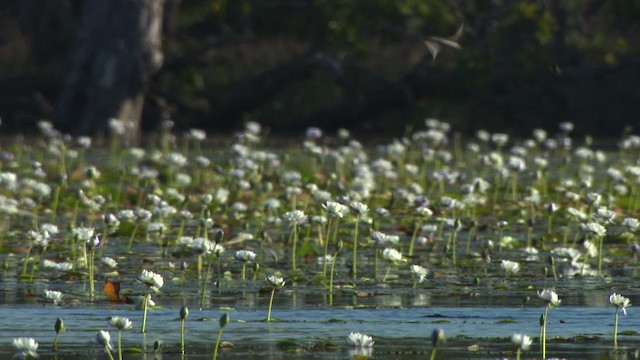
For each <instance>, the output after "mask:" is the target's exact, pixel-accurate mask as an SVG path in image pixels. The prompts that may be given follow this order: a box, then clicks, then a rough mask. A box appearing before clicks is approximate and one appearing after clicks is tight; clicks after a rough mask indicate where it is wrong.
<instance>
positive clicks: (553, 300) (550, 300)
mask: <svg viewBox="0 0 640 360" xmlns="http://www.w3.org/2000/svg"><path fill="white" fill-rule="evenodd" d="M538 297H539V298H540V299H542V300H544V301H545V302H546V303H547V305H548V306H552V307H556V306H558V305H560V303H561V302H562V300H560V299H559V298H558V294H557V293H556V292H555V291H553V290H549V289H544V290H542V291H538Z"/></svg>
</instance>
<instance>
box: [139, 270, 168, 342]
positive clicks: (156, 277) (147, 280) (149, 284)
mask: <svg viewBox="0 0 640 360" xmlns="http://www.w3.org/2000/svg"><path fill="white" fill-rule="evenodd" d="M138 281H140V282H141V283H142V284H143V285H144V297H143V300H142V311H143V315H142V330H141V331H142V332H143V333H144V332H146V331H147V311H148V310H149V304H150V302H151V292H152V291H154V292H159V291H160V288H161V287H162V286H163V285H164V279H163V278H162V275H160V274H157V273H155V272H153V271H149V270H146V269H144V270H142V273H140V275H138Z"/></svg>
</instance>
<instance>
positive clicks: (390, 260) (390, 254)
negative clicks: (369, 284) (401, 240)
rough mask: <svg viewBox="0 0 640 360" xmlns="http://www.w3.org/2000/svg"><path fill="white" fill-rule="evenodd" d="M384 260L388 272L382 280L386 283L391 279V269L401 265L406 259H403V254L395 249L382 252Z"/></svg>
mask: <svg viewBox="0 0 640 360" xmlns="http://www.w3.org/2000/svg"><path fill="white" fill-rule="evenodd" d="M382 258H383V259H384V261H385V262H386V263H387V272H386V273H385V275H384V278H383V279H382V282H386V281H387V278H388V277H389V273H390V272H391V268H393V267H394V266H398V265H400V264H401V263H402V262H403V261H404V259H403V258H402V254H401V253H400V251H398V250H396V249H393V248H386V249H384V250H383V251H382Z"/></svg>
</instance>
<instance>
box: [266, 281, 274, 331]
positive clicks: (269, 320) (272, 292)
mask: <svg viewBox="0 0 640 360" xmlns="http://www.w3.org/2000/svg"><path fill="white" fill-rule="evenodd" d="M275 293H276V288H275V286H274V287H272V288H271V298H270V299H269V313H268V314H267V322H271V306H272V305H273V295H274V294H275Z"/></svg>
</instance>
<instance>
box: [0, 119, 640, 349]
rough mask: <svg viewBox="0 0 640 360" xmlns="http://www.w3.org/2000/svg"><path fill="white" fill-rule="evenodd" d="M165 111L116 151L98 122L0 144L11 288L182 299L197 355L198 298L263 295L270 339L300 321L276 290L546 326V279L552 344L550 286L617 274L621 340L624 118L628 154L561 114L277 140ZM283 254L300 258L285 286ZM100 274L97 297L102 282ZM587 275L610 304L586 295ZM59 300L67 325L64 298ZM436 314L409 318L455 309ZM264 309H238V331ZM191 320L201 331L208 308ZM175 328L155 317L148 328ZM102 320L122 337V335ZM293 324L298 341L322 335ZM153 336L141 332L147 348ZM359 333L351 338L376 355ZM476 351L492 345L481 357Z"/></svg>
mask: <svg viewBox="0 0 640 360" xmlns="http://www.w3.org/2000/svg"><path fill="white" fill-rule="evenodd" d="M170 125H171V124H169V123H167V124H164V126H163V127H162V128H160V129H158V133H157V136H156V137H153V138H149V139H147V140H146V143H145V144H144V146H143V147H140V148H132V147H128V146H120V144H119V145H118V146H116V147H114V148H113V149H110V150H108V151H110V153H109V154H107V153H106V152H107V149H103V148H102V144H101V143H100V141H98V140H97V139H95V140H93V141H91V139H89V138H73V137H70V136H64V135H62V134H59V133H57V132H56V131H55V129H52V128H50V127H47V126H46V125H45V128H46V129H48V130H46V134H45V133H42V134H39V135H37V143H38V146H36V147H34V146H32V144H31V143H30V142H27V141H24V140H20V139H17V138H16V139H8V140H6V142H3V143H2V144H0V145H1V148H0V166H1V168H0V263H1V264H2V265H3V268H2V273H1V275H2V276H3V277H2V284H3V286H4V287H5V288H7V289H9V291H5V292H4V294H10V296H5V297H4V298H5V299H8V300H7V301H16V302H19V303H20V304H25V306H29V305H33V304H42V303H48V304H51V303H53V304H56V305H61V306H50V305H48V306H46V309H47V311H51V312H55V313H63V312H64V311H66V310H67V309H68V308H69V307H74V308H76V307H79V308H82V309H84V307H91V308H92V309H93V308H95V309H102V308H103V307H105V306H108V309H109V311H110V313H109V314H108V316H112V319H114V318H122V316H125V315H126V316H131V315H130V314H128V313H124V312H123V313H120V311H122V310H124V309H131V310H132V311H137V310H138V309H142V311H143V317H142V319H141V320H142V331H143V332H144V333H147V330H148V329H147V327H146V320H147V315H148V310H149V308H152V309H153V310H154V314H158V316H161V314H160V312H161V311H162V310H161V309H165V310H168V311H177V310H178V309H179V308H184V309H185V311H184V312H182V311H181V315H180V320H181V339H180V343H181V344H180V351H181V352H184V346H185V344H184V336H185V335H184V326H185V321H186V317H187V316H188V311H187V310H186V309H187V306H190V307H192V306H194V305H195V306H197V307H198V310H199V311H211V310H213V311H215V309H216V308H219V309H221V310H223V311H227V309H242V310H245V309H249V311H256V313H258V314H259V313H260V311H262V310H267V311H268V315H267V322H269V324H260V326H269V327H271V328H272V329H273V330H274V334H276V335H274V336H284V335H282V334H283V333H284V332H286V330H287V329H288V325H290V324H288V325H286V326H283V324H282V323H281V321H280V320H282V321H283V322H291V323H295V321H296V320H292V319H288V318H287V311H283V312H282V313H283V315H279V316H278V317H279V319H278V321H274V319H273V318H272V317H271V310H272V308H273V306H274V302H275V306H276V308H277V309H279V308H282V307H281V305H280V302H282V303H283V304H288V305H286V306H291V307H292V308H293V309H294V310H296V311H297V310H299V309H305V310H306V309H307V307H309V306H310V305H311V304H313V309H315V308H316V307H319V308H322V309H323V310H324V309H326V308H329V309H331V310H336V312H337V313H340V314H344V313H342V311H351V310H352V309H353V311H362V312H365V311H367V312H368V311H369V310H367V309H372V308H375V309H380V308H381V309H407V308H417V309H424V313H425V316H428V313H429V312H430V310H429V309H432V308H436V307H439V306H443V307H445V308H455V307H458V306H488V307H493V306H510V305H509V304H513V305H514V307H518V306H521V307H522V308H523V309H524V310H525V311H523V319H527V320H523V319H520V318H516V316H514V318H513V319H511V318H509V319H506V320H508V321H509V322H505V323H504V324H509V323H511V321H513V322H514V323H517V322H527V325H530V326H537V318H538V315H537V313H536V315H535V317H536V321H535V322H536V324H535V325H533V322H534V321H532V320H531V319H530V318H527V317H526V314H525V313H526V311H527V310H532V307H535V306H536V305H535V302H534V301H529V299H530V298H535V296H532V295H531V294H530V292H531V291H532V290H531V289H536V288H537V289H545V290H541V291H539V292H538V296H539V297H540V298H542V299H543V301H544V304H545V309H544V313H543V314H542V316H541V317H540V345H541V352H542V353H543V356H546V355H547V354H546V340H547V336H546V326H547V315H548V310H549V308H554V307H556V306H558V305H559V304H560V299H559V298H558V296H557V293H556V292H555V291H556V290H557V291H559V292H560V291H561V292H562V293H566V294H570V295H567V297H566V298H563V304H566V305H571V307H567V308H568V309H567V310H566V311H575V308H576V306H577V307H580V306H583V305H584V306H589V307H596V306H604V305H608V304H606V301H604V299H605V298H606V297H607V296H609V295H610V294H611V292H613V291H614V289H615V291H616V293H615V294H614V295H616V296H614V295H611V296H610V297H609V302H610V303H611V304H613V305H614V306H615V307H616V321H615V325H614V335H613V340H614V346H615V347H616V348H617V339H618V337H617V335H618V331H617V323H618V314H619V312H620V310H622V312H623V314H626V308H627V307H628V306H629V305H630V304H629V302H626V303H625V301H624V299H626V298H625V297H622V296H620V295H617V292H625V293H627V294H628V295H629V296H630V298H632V299H633V298H634V296H636V295H637V293H634V292H637V291H636V290H635V288H634V287H633V285H632V284H633V281H634V280H635V279H636V278H637V276H638V270H639V268H638V264H637V262H636V259H637V257H638V256H639V255H640V248H639V247H638V245H636V244H634V242H636V239H635V237H636V235H637V232H638V231H639V230H640V221H639V220H638V211H640V186H639V185H638V177H640V166H638V165H637V159H636V157H637V156H636V155H637V153H638V151H639V150H640V140H639V139H640V137H637V138H636V137H633V135H630V134H628V133H626V134H625V135H624V136H623V138H622V139H621V140H620V144H619V150H620V151H619V153H615V152H613V151H610V150H609V148H606V151H602V150H601V149H605V147H603V146H600V145H599V142H600V140H599V139H595V140H594V141H592V140H586V139H585V140H584V141H581V140H580V139H577V138H575V139H574V138H571V137H570V136H571V135H572V133H571V132H570V131H568V132H567V131H563V130H561V131H560V132H559V133H558V134H555V135H553V134H552V133H551V132H549V133H547V131H543V130H542V129H536V131H534V132H533V133H532V134H531V136H529V137H528V138H522V139H519V138H516V137H514V136H510V135H507V134H503V133H495V134H492V133H489V132H486V131H479V132H478V134H477V137H476V138H473V139H465V138H464V137H463V136H457V135H456V134H455V133H453V132H452V128H451V126H450V125H449V124H447V123H445V122H442V121H436V120H435V119H429V121H425V126H426V128H423V129H416V130H415V131H407V133H406V134H405V136H404V137H402V138H397V139H377V140H376V141H377V143H373V142H371V143H360V142H359V141H357V140H356V139H355V138H354V136H353V135H352V134H346V135H345V134H344V131H343V132H342V135H330V134H327V133H323V132H322V131H319V129H309V131H308V133H307V134H306V135H307V136H305V137H304V139H303V140H302V142H301V143H300V142H296V139H295V138H289V139H287V142H280V141H273V140H274V138H270V137H269V136H268V133H267V132H266V131H263V129H262V127H260V126H259V125H258V124H256V123H251V122H249V123H247V124H246V125H245V127H244V128H243V129H241V131H240V132H238V133H237V134H236V135H234V136H230V137H226V138H224V140H220V139H215V138H211V137H207V136H203V135H205V134H203V133H202V132H201V131H198V129H192V130H189V131H185V132H184V133H183V134H178V135H177V136H176V134H174V133H173V131H174V129H175V126H170ZM633 139H635V140H633ZM3 140H4V139H3ZM116 140H117V139H116ZM464 140H467V142H466V144H465V143H464ZM274 143H276V145H273V144H274ZM27 150H28V151H27ZM458 239H466V244H465V245H466V246H465V249H458V244H457V243H458ZM345 250H346V252H345ZM96 256H98V261H96ZM380 259H382V262H383V263H384V265H383V266H385V267H386V269H384V271H385V273H384V274H381V271H378V270H379V269H378V265H379V261H380ZM247 267H248V268H249V270H248V272H247ZM143 269H144V270H143ZM283 269H290V270H291V271H290V272H287V274H286V275H287V276H286V291H282V292H280V294H279V295H278V294H277V293H278V289H280V288H282V287H283V286H284V285H285V280H284V278H283V277H282V275H281V274H282V272H283ZM294 270H295V271H294ZM161 274H162V275H161ZM136 275H137V276H136ZM427 279H428V280H427ZM212 280H215V281H212ZM100 281H102V282H103V283H104V284H105V285H104V287H103V293H104V295H102V294H100V293H95V291H94V287H95V282H100ZM136 282H140V283H142V284H143V286H142V287H140V286H136ZM120 284H122V291H120V290H121V289H120ZM550 286H553V288H554V290H549V289H546V288H548V287H550ZM214 287H215V288H214ZM161 289H162V292H161V291H160V290H161ZM13 290H16V291H13ZM586 291H594V293H597V294H598V297H599V299H600V301H596V300H593V299H591V298H589V299H583V297H581V296H580V294H581V293H582V292H586ZM530 295H531V296H530ZM152 296H153V300H152V299H151V297H152ZM105 297H106V299H107V300H109V303H108V305H107V303H106V302H105ZM267 297H268V298H269V302H268V305H267V301H266V298H267ZM594 297H595V296H594ZM11 299H16V300H11ZM505 299H509V300H508V301H507V300H505ZM520 299H523V300H520ZM262 300H264V301H262ZM156 303H157V304H158V305H157V306H156ZM496 304H498V305H496ZM267 306H268V308H267ZM356 309H357V310H356ZM285 310H289V309H286V308H285ZM305 310H302V311H305ZM533 311H534V312H535V311H536V310H535V309H533ZM279 313H280V312H279ZM174 315H175V313H174ZM56 316H64V317H65V320H66V321H67V322H68V323H69V324H71V323H72V319H70V318H68V315H60V314H58V315H56ZM192 316H193V315H192ZM280 318H282V319H280ZM201 319H202V320H203V321H206V320H208V319H209V318H208V317H206V316H203V317H201ZM283 319H284V320H283ZM425 319H427V320H425ZM425 319H422V318H417V319H412V321H416V322H418V323H419V324H421V325H424V324H425V323H426V324H431V323H433V322H437V323H440V321H442V323H445V322H449V321H451V322H453V323H456V322H457V320H456V318H454V319H453V320H452V319H449V318H444V319H435V320H432V319H431V318H429V317H427V318H425ZM253 320H255V319H244V318H239V319H238V328H240V329H246V327H248V326H249V325H247V324H251V322H252V321H253ZM333 320H335V321H346V322H349V321H354V320H344V319H343V318H342V316H336V319H333ZM465 320H466V319H465ZM402 321H407V320H402ZM119 324H120V326H121V327H122V326H124V327H122V328H118V326H117V324H114V325H113V326H115V327H116V328H118V330H119V338H120V337H121V331H126V330H127V329H126V323H119ZM365 324H366V322H365ZM500 324H503V323H500ZM550 324H553V323H550ZM60 325H61V326H60V327H58V328H57V330H56V339H55V340H54V347H55V348H56V351H57V352H59V353H61V350H64V351H67V346H66V345H65V346H64V347H63V348H62V349H61V350H58V349H57V342H58V340H57V337H58V334H59V331H62V329H63V328H64V326H62V323H61V324H60ZM69 326H71V325H69ZM91 326H94V327H92V328H91V331H94V330H95V329H96V328H97V326H98V325H91ZM310 326H315V325H310ZM427 326H429V330H430V329H431V328H430V326H431V325H427ZM469 326H472V324H471V325H469ZM58 329H59V331H58ZM283 329H284V332H281V330H283ZM79 330H81V331H86V330H87V329H79ZM234 330H235V327H234ZM275 330H277V331H275ZM514 330H515V331H514ZM189 331H193V332H194V333H195V332H197V331H199V330H198V326H196V322H195V321H194V322H193V329H191V328H190V329H189ZM363 331H370V330H367V329H366V328H363ZM503 331H505V332H507V331H508V333H507V334H502V335H501V337H499V339H500V340H496V342H497V343H499V342H500V341H502V343H500V344H499V345H500V346H503V347H504V348H506V347H507V346H504V345H505V343H506V342H508V340H507V338H508V336H510V335H511V334H512V333H514V332H517V329H513V328H511V329H507V327H506V326H504V330H503ZM172 332H175V329H170V330H167V326H166V325H165V324H164V323H162V324H158V327H155V326H154V327H153V330H152V331H151V332H149V335H146V336H149V338H150V337H151V336H166V337H170V336H175V335H176V334H172V335H167V334H171V333H172ZM448 332H450V333H453V334H455V330H453V331H452V330H449V329H448ZM195 335H196V336H195V338H196V339H197V338H198V336H199V335H200V334H195ZM295 335H296V334H295V333H292V335H291V336H292V337H294V336H295ZM45 336H46V335H45ZM96 336H97V339H99V343H100V345H101V347H104V348H105V349H107V350H108V351H111V350H110V349H111V348H110V346H107V344H110V338H108V339H107V340H106V341H105V337H106V335H104V334H103V335H101V337H98V335H96ZM478 336H481V335H478ZM200 338H203V337H202V336H200ZM64 339H66V338H61V340H60V341H61V342H64V341H66V340H64ZM133 339H136V337H135V336H133V334H132V336H131V340H132V341H133ZM527 339H528V340H527ZM292 340H293V341H294V342H296V343H297V345H296V347H295V349H298V350H304V351H315V349H316V347H315V345H314V344H308V345H307V344H305V345H301V344H300V341H298V339H292ZM376 340H377V341H378V343H377V344H376V348H377V349H380V348H381V347H383V346H387V345H386V344H388V343H392V342H393V341H389V340H393V339H385V338H384V337H379V335H378V334H376ZM516 340H517V341H516ZM516 340H513V339H512V341H513V345H511V344H508V346H509V348H510V349H513V350H516V349H518V350H519V351H526V350H527V348H528V343H529V342H530V338H528V337H525V335H522V336H521V337H519V338H517V339H516ZM264 341H267V340H264ZM318 341H319V342H323V343H324V342H327V343H328V342H331V339H320V338H319V340H318ZM465 341H466V340H465V339H463V338H459V337H458V338H456V337H455V336H453V337H452V340H451V342H452V343H453V342H455V343H456V344H457V345H459V346H465V349H466V346H473V345H474V344H466V343H465ZM469 341H472V340H469ZM594 341H600V340H594ZM608 341H609V338H608V336H607V339H606V340H603V341H601V342H602V343H604V342H607V343H608ZM119 342H120V341H119ZM178 342H179V341H178V339H177V336H176V337H175V339H174V341H172V342H169V341H167V342H166V343H165V345H164V346H163V347H159V348H158V350H157V351H158V352H162V351H165V350H166V351H167V352H170V351H173V352H177V351H178V350H177V347H178V345H177V344H178ZM7 343H8V342H7ZM463 343H465V344H464V345H461V344H463ZM171 344H172V345H175V348H173V349H169V348H171V346H172V345H171ZM438 344H439V343H438ZM438 344H436V345H438ZM41 345H42V344H41ZM138 345H140V346H138ZM316 345H317V347H318V348H323V346H328V345H323V344H316ZM556 345H557V346H562V344H558V343H555V342H554V348H555V346H556ZM198 346H199V344H194V347H193V348H196V349H197V348H198ZM224 346H226V344H224V343H223V344H221V347H224ZM241 346H244V345H241ZM513 346H516V347H517V348H514V347H513ZM61 347H62V346H61ZM146 347H147V344H146V340H145V343H143V344H137V345H136V348H140V349H146ZM189 347H190V350H191V346H189ZM436 347H437V346H434V350H433V352H434V353H435V349H436ZM452 347H453V346H452ZM43 348H44V347H42V348H41V349H40V352H42V350H43ZM47 348H49V346H47ZM362 349H366V347H361V350H357V349H356V348H355V347H354V348H352V349H350V351H349V352H350V354H353V355H354V356H365V357H366V356H370V355H371V354H372V352H371V349H370V348H369V349H368V350H362ZM132 351H133V350H132ZM207 351H209V350H207ZM230 351H231V352H233V351H235V350H230ZM119 352H120V350H119ZM61 355H64V354H62V353H61ZM476 355H477V356H478V357H482V356H481V355H479V353H477V354H476V353H473V354H471V353H470V355H469V356H470V357H474V356H476ZM41 356H42V355H41ZM106 356H109V355H106ZM440 356H442V355H440Z"/></svg>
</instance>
